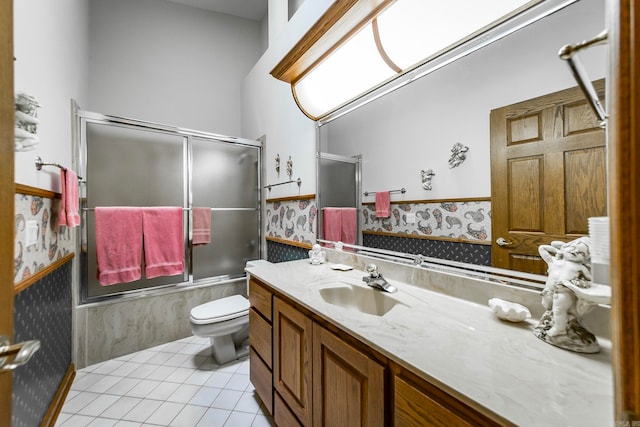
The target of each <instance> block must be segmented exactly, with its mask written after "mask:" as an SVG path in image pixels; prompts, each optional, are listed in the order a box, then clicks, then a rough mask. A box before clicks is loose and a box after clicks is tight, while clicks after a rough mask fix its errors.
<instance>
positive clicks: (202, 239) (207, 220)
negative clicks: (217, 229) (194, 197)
mask: <svg viewBox="0 0 640 427" xmlns="http://www.w3.org/2000/svg"><path fill="white" fill-rule="evenodd" d="M191 213H192V214H193V237H192V239H191V243H192V244H194V245H206V244H207V243H211V208H193V209H192V210H191Z"/></svg>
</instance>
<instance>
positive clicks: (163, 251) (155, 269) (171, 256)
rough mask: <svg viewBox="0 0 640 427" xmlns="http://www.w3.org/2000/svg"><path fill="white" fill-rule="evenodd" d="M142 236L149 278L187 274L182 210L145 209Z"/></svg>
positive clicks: (146, 275) (146, 273)
mask: <svg viewBox="0 0 640 427" xmlns="http://www.w3.org/2000/svg"><path fill="white" fill-rule="evenodd" d="M142 233H143V236H144V262H145V269H144V275H145V277H146V278H147V279H151V278H153V277H158V276H173V275H175V274H180V273H182V272H184V230H183V225H182V208H180V207H171V206H160V207H153V208H142Z"/></svg>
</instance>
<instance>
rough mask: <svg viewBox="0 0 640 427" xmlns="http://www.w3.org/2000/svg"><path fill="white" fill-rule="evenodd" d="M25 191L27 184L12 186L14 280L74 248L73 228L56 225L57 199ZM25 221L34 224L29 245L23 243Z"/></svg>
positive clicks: (17, 280) (42, 266) (62, 256)
mask: <svg viewBox="0 0 640 427" xmlns="http://www.w3.org/2000/svg"><path fill="white" fill-rule="evenodd" d="M28 192H29V189H28V188H25V187H23V186H21V188H20V189H19V190H18V189H16V194H15V199H14V200H15V236H14V276H13V277H14V279H13V283H14V284H18V283H20V282H22V281H23V280H26V279H28V278H29V277H31V276H32V275H33V274H35V273H37V272H38V271H40V270H43V269H45V268H46V267H48V266H49V265H51V264H53V263H55V262H56V261H58V260H60V259H62V258H64V257H65V256H67V255H69V254H71V253H73V252H74V242H75V234H74V230H72V229H71V228H69V227H66V226H58V225H56V223H57V215H56V214H55V213H56V211H57V207H58V204H59V202H60V199H59V198H56V197H51V198H49V197H46V196H42V195H36V194H26V193H28ZM34 192H38V193H44V192H43V191H42V190H38V189H34ZM51 194H53V195H55V193H51ZM28 221H35V223H36V225H37V226H38V232H37V238H36V243H35V244H33V245H27V223H28Z"/></svg>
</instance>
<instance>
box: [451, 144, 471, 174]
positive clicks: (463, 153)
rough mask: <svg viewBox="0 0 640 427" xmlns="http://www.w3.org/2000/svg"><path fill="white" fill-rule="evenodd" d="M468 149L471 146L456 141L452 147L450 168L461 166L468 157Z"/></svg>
mask: <svg viewBox="0 0 640 427" xmlns="http://www.w3.org/2000/svg"><path fill="white" fill-rule="evenodd" d="M467 151H469V147H467V146H466V145H462V144H461V143H459V142H456V143H455V144H454V145H453V147H452V148H451V157H450V158H449V169H453V168H455V167H457V166H460V164H461V163H462V162H464V161H465V160H466V159H467Z"/></svg>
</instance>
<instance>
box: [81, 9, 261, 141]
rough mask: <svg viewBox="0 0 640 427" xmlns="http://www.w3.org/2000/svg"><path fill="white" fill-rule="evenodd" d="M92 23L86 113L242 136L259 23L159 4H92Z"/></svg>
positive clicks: (258, 50)
mask: <svg viewBox="0 0 640 427" xmlns="http://www.w3.org/2000/svg"><path fill="white" fill-rule="evenodd" d="M90 22H91V28H90V38H91V53H90V72H91V81H90V83H91V84H90V103H89V104H88V105H82V107H83V108H84V109H88V110H92V111H96V112H100V113H104V114H110V115H117V116H124V117H130V118H135V119H141V120H147V121H152V122H159V123H164V124H169V125H175V126H180V127H185V128H191V129H196V130H201V131H207V132H213V133H218V134H223V135H231V136H241V135H240V134H241V122H242V120H241V97H240V94H241V91H242V80H243V78H244V77H245V76H246V74H247V73H248V72H249V70H250V69H251V67H253V65H254V64H255V63H256V61H257V60H258V58H259V57H260V54H261V51H262V41H261V35H262V34H261V31H262V28H261V24H260V23H259V22H255V21H251V20H247V19H242V18H236V17H233V16H230V15H224V14H219V13H214V12H209V11H206V10H202V9H196V8H191V7H187V6H183V5H180V4H175V3H170V2H166V1H159V0H91V1H90Z"/></svg>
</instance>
